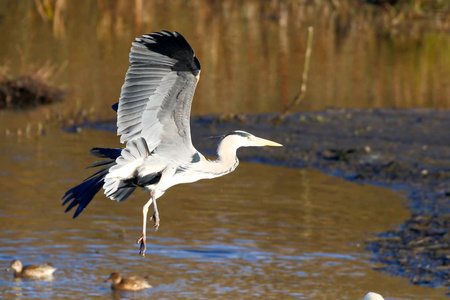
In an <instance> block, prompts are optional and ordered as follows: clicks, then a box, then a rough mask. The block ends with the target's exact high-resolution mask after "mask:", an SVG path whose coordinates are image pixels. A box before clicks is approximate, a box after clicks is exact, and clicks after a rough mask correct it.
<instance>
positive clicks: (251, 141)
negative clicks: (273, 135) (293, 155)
mask: <svg viewBox="0 0 450 300" xmlns="http://www.w3.org/2000/svg"><path fill="white" fill-rule="evenodd" d="M222 142H224V143H227V144H229V145H233V146H234V147H235V148H236V149H237V148H239V147H262V146H274V147H281V146H283V145H281V144H278V143H276V142H272V141H269V140H266V139H262V138H259V137H256V136H254V135H253V134H251V133H248V132H245V131H242V130H235V131H233V132H230V133H228V134H227V135H225V136H224V137H223V140H222Z"/></svg>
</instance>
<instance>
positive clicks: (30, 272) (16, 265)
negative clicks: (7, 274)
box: [6, 259, 56, 279]
mask: <svg viewBox="0 0 450 300" xmlns="http://www.w3.org/2000/svg"><path fill="white" fill-rule="evenodd" d="M6 270H7V271H11V270H14V277H23V278H36V279H39V278H48V277H51V276H52V274H53V272H55V270H56V268H55V267H53V266H51V265H49V264H44V265H28V266H25V267H24V266H23V265H22V262H21V261H20V260H18V259H14V260H13V261H11V264H10V265H9V267H8V268H7V269H6Z"/></svg>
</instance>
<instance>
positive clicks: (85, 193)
mask: <svg viewBox="0 0 450 300" xmlns="http://www.w3.org/2000/svg"><path fill="white" fill-rule="evenodd" d="M121 151H122V149H120V148H118V149H110V148H93V149H92V150H91V152H90V153H91V154H92V155H93V156H95V157H101V158H106V159H105V160H102V161H98V162H95V163H93V164H92V165H91V166H90V168H94V167H101V169H99V170H98V171H97V172H95V173H94V174H92V175H91V176H90V177H88V178H86V179H85V180H84V181H83V182H82V183H80V184H79V185H77V186H75V187H73V188H71V189H70V190H68V191H67V192H66V194H65V195H64V197H63V198H62V201H63V204H62V205H66V204H67V203H69V205H68V206H67V208H66V210H65V212H68V211H70V210H71V209H72V208H73V207H75V206H77V205H78V207H77V209H76V210H75V213H74V214H73V217H74V218H76V217H77V216H78V215H79V214H80V213H81V212H82V211H83V210H84V209H85V208H86V206H88V204H89V203H90V202H91V201H92V199H93V198H94V196H95V194H97V193H98V191H99V190H100V189H101V188H102V187H103V184H104V182H105V176H106V174H108V171H109V169H110V168H111V167H112V166H114V165H116V158H117V157H119V156H120V153H121ZM127 189H131V191H128V195H129V194H131V192H132V191H134V189H135V187H128V188H127ZM123 192H125V191H123Z"/></svg>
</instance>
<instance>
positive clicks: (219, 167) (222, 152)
mask: <svg viewBox="0 0 450 300" xmlns="http://www.w3.org/2000/svg"><path fill="white" fill-rule="evenodd" d="M238 148H239V146H237V145H236V143H234V142H233V141H232V139H229V138H224V139H223V140H222V141H221V142H220V144H219V146H218V148H217V160H215V161H208V169H209V170H210V171H211V173H212V174H211V175H212V176H211V178H214V177H219V176H222V175H225V174H228V173H230V172H232V171H234V169H236V167H237V166H238V164H239V160H238V158H237V156H236V150H237V149H238Z"/></svg>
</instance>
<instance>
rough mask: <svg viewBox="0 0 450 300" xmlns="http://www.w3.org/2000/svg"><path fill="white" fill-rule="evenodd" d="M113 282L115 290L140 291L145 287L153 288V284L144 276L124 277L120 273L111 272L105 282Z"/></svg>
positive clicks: (112, 285)
mask: <svg viewBox="0 0 450 300" xmlns="http://www.w3.org/2000/svg"><path fill="white" fill-rule="evenodd" d="M110 281H111V282H112V284H111V288H112V289H113V290H122V291H140V290H143V289H147V288H151V287H152V286H151V285H150V284H149V283H148V282H147V281H146V280H145V279H144V278H142V277H137V276H132V277H128V278H123V277H122V276H120V275H119V273H115V272H114V273H111V275H110V276H109V278H108V279H106V280H105V282H110Z"/></svg>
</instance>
